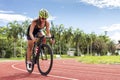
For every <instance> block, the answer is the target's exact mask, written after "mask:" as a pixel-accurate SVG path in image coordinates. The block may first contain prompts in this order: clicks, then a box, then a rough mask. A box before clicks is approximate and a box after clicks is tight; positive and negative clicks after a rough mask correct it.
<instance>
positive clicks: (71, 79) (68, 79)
mask: <svg viewBox="0 0 120 80" xmlns="http://www.w3.org/2000/svg"><path fill="white" fill-rule="evenodd" d="M15 65H16V64H12V65H11V67H12V68H13V69H16V70H19V71H23V72H27V71H26V70H24V69H20V68H17V67H15ZM32 73H34V74H40V73H38V72H32ZM47 76H50V77H56V78H62V79H67V80H78V79H74V78H68V77H63V76H56V75H47Z"/></svg>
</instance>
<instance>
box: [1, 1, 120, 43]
mask: <svg viewBox="0 0 120 80" xmlns="http://www.w3.org/2000/svg"><path fill="white" fill-rule="evenodd" d="M41 8H46V9H47V10H48V11H49V13H50V15H51V16H50V17H49V19H48V20H49V21H53V22H54V24H56V25H59V24H64V26H65V27H66V28H69V27H70V26H72V27H73V29H77V28H79V29H81V30H83V31H84V32H85V33H91V32H95V33H96V34H104V31H108V34H107V35H108V36H110V38H111V39H112V40H115V41H117V40H119V39H120V37H119V36H120V0H0V26H2V25H6V24H7V23H8V22H10V21H14V20H17V21H24V20H26V19H30V20H32V19H35V18H37V17H38V12H39V10H40V9H41Z"/></svg>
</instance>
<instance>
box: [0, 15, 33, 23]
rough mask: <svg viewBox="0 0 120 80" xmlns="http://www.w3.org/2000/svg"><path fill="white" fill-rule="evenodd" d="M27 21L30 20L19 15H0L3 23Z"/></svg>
mask: <svg viewBox="0 0 120 80" xmlns="http://www.w3.org/2000/svg"><path fill="white" fill-rule="evenodd" d="M27 19H30V20H32V18H30V17H27V16H24V15H19V14H0V20H3V21H8V22H10V21H15V20H16V21H25V20H27Z"/></svg>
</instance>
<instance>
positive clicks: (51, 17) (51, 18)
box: [48, 16, 56, 20]
mask: <svg viewBox="0 0 120 80" xmlns="http://www.w3.org/2000/svg"><path fill="white" fill-rule="evenodd" d="M55 19H56V17H53V16H49V18H48V20H55Z"/></svg>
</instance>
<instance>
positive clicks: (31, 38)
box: [27, 9, 54, 70]
mask: <svg viewBox="0 0 120 80" xmlns="http://www.w3.org/2000/svg"><path fill="white" fill-rule="evenodd" d="M48 17H49V14H48V11H47V10H46V9H41V10H40V11H39V17H38V18H37V19H35V20H33V21H32V23H31V25H30V26H29V28H28V31H27V40H28V42H27V45H28V47H27V68H28V69H29V70H31V69H32V68H31V67H32V62H31V55H32V47H33V46H34V42H35V41H36V38H35V35H36V34H37V33H38V32H40V35H44V34H43V32H42V31H41V30H42V29H43V28H46V35H47V36H49V37H51V33H50V25H49V22H48V21H47V18H48ZM50 42H52V43H54V41H53V40H52V39H51V40H50Z"/></svg>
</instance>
